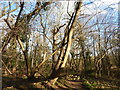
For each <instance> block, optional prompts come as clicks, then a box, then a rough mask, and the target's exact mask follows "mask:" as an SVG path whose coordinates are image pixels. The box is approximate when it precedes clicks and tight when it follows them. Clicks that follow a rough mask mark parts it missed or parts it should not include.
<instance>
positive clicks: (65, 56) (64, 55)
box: [50, 2, 82, 84]
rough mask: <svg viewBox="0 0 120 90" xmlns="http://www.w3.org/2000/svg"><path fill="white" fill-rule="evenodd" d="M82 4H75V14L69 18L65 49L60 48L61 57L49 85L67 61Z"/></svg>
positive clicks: (54, 80) (56, 77)
mask: <svg viewBox="0 0 120 90" xmlns="http://www.w3.org/2000/svg"><path fill="white" fill-rule="evenodd" d="M81 4H82V2H77V3H76V7H75V12H74V13H73V15H72V17H71V21H70V22H71V26H70V28H69V29H68V34H66V36H65V37H64V39H65V38H66V37H67V46H66V49H65V51H64V48H62V50H61V53H60V54H61V55H60V56H59V58H58V62H57V64H56V66H55V68H54V70H53V72H52V74H51V76H50V77H51V80H50V81H51V83H52V84H54V83H55V82H56V80H57V79H58V77H59V76H60V73H61V72H62V71H63V68H64V67H65V65H66V62H67V60H68V54H69V51H70V48H71V44H72V35H73V31H74V27H75V25H76V20H77V18H78V14H79V12H80V7H81Z"/></svg>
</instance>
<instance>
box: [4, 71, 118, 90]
mask: <svg viewBox="0 0 120 90" xmlns="http://www.w3.org/2000/svg"><path fill="white" fill-rule="evenodd" d="M118 74H119V73H118ZM119 75H120V74H119ZM43 81H44V80H43V79H42V78H37V79H31V80H28V79H23V78H18V77H16V78H15V77H12V76H3V77H2V82H3V84H2V88H3V89H2V90H50V89H49V88H48V87H47V88H45V85H43V84H42V82H43ZM52 90H120V76H117V77H114V78H113V77H108V76H104V77H98V78H95V77H94V76H92V75H88V76H86V77H84V79H81V78H80V76H79V75H69V76H67V77H65V78H61V79H59V80H58V81H57V82H56V84H55V85H54V86H53V87H52Z"/></svg>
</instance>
